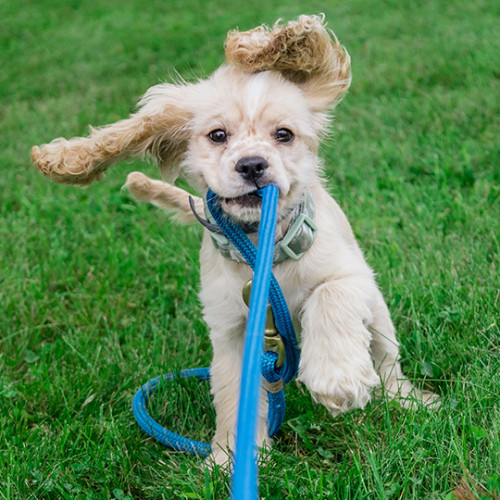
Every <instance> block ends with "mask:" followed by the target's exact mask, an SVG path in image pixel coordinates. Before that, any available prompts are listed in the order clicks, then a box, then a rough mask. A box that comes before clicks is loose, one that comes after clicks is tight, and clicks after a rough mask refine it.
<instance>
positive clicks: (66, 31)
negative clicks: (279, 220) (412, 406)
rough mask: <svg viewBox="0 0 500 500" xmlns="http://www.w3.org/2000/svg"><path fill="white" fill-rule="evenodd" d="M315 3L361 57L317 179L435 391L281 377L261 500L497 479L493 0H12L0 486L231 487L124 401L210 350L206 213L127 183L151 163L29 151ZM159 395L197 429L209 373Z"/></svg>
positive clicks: (1, 193)
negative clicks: (328, 389)
mask: <svg viewBox="0 0 500 500" xmlns="http://www.w3.org/2000/svg"><path fill="white" fill-rule="evenodd" d="M321 11H324V12H325V13H326V15H327V18H328V20H329V21H330V25H331V27H332V28H334V29H335V31H336V33H337V34H338V36H339V37H340V39H341V40H342V42H343V43H344V44H345V45H346V46H347V47H348V49H349V51H350V53H351V56H352V60H353V86H352V89H351V91H350V93H349V95H348V96H347V97H346V99H345V100H344V102H343V103H342V104H341V105H340V106H339V108H338V110H337V118H336V122H335V135H334V138H333V140H332V141H330V142H329V143H328V144H325V146H324V147H323V149H322V155H323V156H324V157H325V159H326V165H327V166H326V171H327V174H328V176H329V181H328V183H329V186H330V188H331V191H332V192H333V193H334V194H335V197H336V198H337V200H338V201H339V203H340V204H341V206H342V207H343V208H344V209H345V211H346V213H347V214H348V217H349V219H350V221H351V223H352V225H353V228H354V230H355V232H356V235H357V236H358V238H359V240H360V243H361V245H362V247H363V248H364V250H365V253H366V256H367V259H368V261H369V262H370V264H371V265H372V266H373V267H374V269H376V271H377V273H378V281H379V283H380V286H381V288H382V290H383V291H384V294H385V296H386V298H387V301H388V304H389V307H390V309H391V311H392V314H393V319H394V322H395V324H396V326H397V329H398V332H399V338H400V340H401V345H402V356H403V360H402V361H403V366H404V369H405V371H406V373H407V374H408V375H409V376H410V378H411V379H412V380H413V381H415V383H418V384H425V385H427V386H428V387H430V388H433V389H434V390H435V391H437V392H438V393H439V394H441V395H442V397H443V406H442V408H441V409H440V410H437V411H425V410H424V409H421V410H418V411H414V412H407V411H405V410H402V409H401V408H400V407H399V406H398V405H397V404H396V403H394V402H388V401H386V400H385V399H383V398H378V399H374V401H373V402H372V403H371V404H370V405H369V406H368V408H367V409H366V410H364V411H354V412H351V413H349V414H346V415H343V416H341V417H338V418H335V419H334V418H331V417H330V416H329V415H328V414H327V413H326V411H325V410H324V409H323V408H322V407H321V406H317V405H315V404H314V403H313V402H312V401H311V399H310V396H309V395H308V393H307V391H306V390H305V389H304V388H303V387H302V386H298V385H296V384H295V383H293V384H291V385H290V387H289V388H288V389H287V404H288V408H287V416H286V422H285V423H284V425H283V427H282V430H281V432H280V434H279V436H278V438H277V439H276V444H275V447H274V449H273V451H272V452H271V454H270V456H269V458H268V462H267V463H266V464H265V465H263V466H262V467H261V469H260V493H261V497H262V498H265V499H279V498H305V499H309V498H314V499H320V498H324V499H330V498H332V499H333V498H342V499H344V498H345V499H362V498H376V499H386V498H387V499H399V498H426V499H433V498H440V499H443V498H447V499H451V498H454V497H453V494H452V493H451V492H452V491H453V490H454V489H455V488H456V487H457V485H458V484H459V483H460V482H461V480H462V479H463V478H465V479H464V481H465V484H467V485H468V487H469V488H470V490H471V492H472V493H473V494H474V495H476V496H477V497H478V498H488V497H487V496H485V495H484V493H485V492H489V494H490V495H491V494H494V493H495V492H496V495H498V494H499V490H500V477H499V472H498V471H499V470H500V464H499V455H500V446H499V427H498V414H499V411H498V410H499V407H498V403H499V392H500V380H499V379H500V377H499V369H500V363H499V357H498V345H499V340H500V338H499V337H500V336H499V328H498V320H499V314H498V310H499V284H500V283H499V281H500V280H499V274H498V269H497V267H498V239H497V238H498V229H499V217H500V210H499V204H498V196H499V185H500V182H499V177H500V161H499V160H500V155H499V148H498V144H499V142H498V138H499V137H500V123H499V120H500V119H499V117H500V92H499V84H500V68H499V67H498V54H499V52H500V39H499V37H498V25H499V24H500V10H499V7H498V3H497V2H494V1H486V0H484V1H483V0H471V1H470V2H463V1H460V0H454V1H450V2H439V1H437V0H436V1H432V0H424V1H422V2H401V1H395V0H384V1H380V2H375V1H363V0H353V1H349V2H346V1H343V2H340V1H337V0H333V1H331V2H328V4H326V3H322V2H319V1H316V0H313V1H308V2H306V1H305V0H292V1H290V2H286V3H283V4H282V5H280V6H273V5H268V6H263V3H262V2H257V1H255V0H250V1H249V2H245V4H240V3H238V2H227V1H225V0H222V1H219V2H208V3H207V2H201V1H199V0H184V1H183V2H179V1H177V0H173V1H165V0H163V1H159V0H152V1H150V2H146V3H144V2H143V1H139V0H123V1H121V2H118V1H113V0H104V1H92V0H91V1H85V2H83V1H78V0H73V1H63V0H51V1H49V0H43V1H36V2H35V1H33V0H31V1H26V2H8V1H7V0H4V1H3V2H0V17H1V19H2V21H1V26H2V28H1V30H0V51H1V52H0V54H1V61H2V65H1V70H0V100H1V103H0V123H1V130H2V132H1V134H0V146H1V151H2V156H1V159H0V169H1V170H0V173H1V175H0V305H1V313H0V498H2V499H45V498H63V499H65V498H67V499H74V498H77V499H91V498H134V499H150V498H151V499H153V498H165V499H172V498H200V499H201V498H203V499H211V498H214V499H215V498H226V497H227V495H228V491H229V481H228V479H227V478H226V477H225V476H223V475H222V474H221V473H220V472H214V473H209V472H208V471H207V470H205V469H204V467H203V463H202V461H201V460H199V459H197V458H193V457H189V456H185V455H181V454H178V453H175V452H171V451H169V450H166V449H165V448H163V447H162V446H160V445H159V444H157V443H155V442H154V441H152V440H150V439H146V437H145V435H144V434H143V433H142V432H141V431H140V430H139V428H138V426H137V425H136V424H135V422H134V420H133V417H132V413H131V410H130V406H131V399H132V396H133V394H134V392H135V391H136V389H137V388H138V387H139V386H140V385H141V384H142V383H144V382H145V381H146V380H148V379H149V378H152V377H154V376H156V375H159V374H161V373H164V372H167V371H174V370H178V369H180V368H185V367H196V366H206V365H208V364H209V362H210V358H211V348H210V343H209V340H208V334H207V330H206V327H205V325H204V323H203V320H202V317H201V314H200V306H199V303H198V300H197V297H196V295H197V290H198V286H199V285H198V282H199V271H198V257H197V251H198V247H199V243H200V239H201V231H200V228H198V227H188V228H182V227H178V226H176V225H174V224H173V223H171V221H170V220H169V219H168V218H167V217H166V216H165V215H164V214H163V213H161V212H159V211H158V210H156V209H154V208H151V207H149V206H145V205H142V204H136V203H135V202H134V201H133V200H131V199H130V198H129V197H128V195H127V194H126V193H124V192H121V191H120V187H121V186H122V184H123V183H124V180H125V177H126V174H127V173H128V172H129V171H132V170H134V169H142V170H145V171H146V172H148V173H149V174H150V175H156V172H155V170H154V169H153V168H152V167H151V166H148V165H143V164H141V163H139V162H135V163H133V164H123V165H122V166H120V167H116V168H114V169H112V170H111V171H110V173H109V174H108V175H107V176H106V179H105V180H104V181H103V182H101V183H98V184H95V185H93V186H92V187H90V188H89V189H86V190H81V189H77V188H73V187H67V186H61V185H55V184H51V183H50V182H48V181H47V180H46V179H44V178H42V177H41V176H40V175H39V174H38V173H37V172H36V171H35V170H34V169H33V168H32V167H31V165H30V161H29V149H30V147H31V145H33V144H41V143H44V142H47V141H49V140H51V139H52V138H54V137H57V136H66V137H72V136H74V135H81V134H85V133H86V130H87V126H88V124H93V125H99V124H105V123H110V122H112V121H115V120H117V119H119V118H123V117H125V116H127V114H128V113H129V112H130V110H131V109H132V105H133V103H134V101H135V100H136V98H137V97H138V96H140V95H141V93H143V92H144V91H145V90H146V89H147V88H148V87H149V86H151V85H153V84H155V83H158V82H160V81H163V80H165V79H168V78H169V76H171V75H173V74H174V71H175V70H176V71H178V72H179V73H180V74H181V75H183V76H184V77H186V78H188V79H190V78H194V77H195V76H203V75H206V74H209V73H210V72H211V71H213V70H214V69H215V68H216V67H217V66H218V65H219V64H220V63H221V62H222V61H223V50H222V43H223V40H224V37H225V33H226V31H227V30H228V29H230V28H232V27H234V26H239V27H240V28H241V29H247V28H251V27H253V26H255V25H257V24H260V23H261V22H266V23H272V22H273V21H274V20H275V19H277V18H278V17H283V18H286V19H290V18H293V17H296V16H297V15H298V14H301V13H317V12H321ZM166 391H167V392H165V393H162V395H160V396H159V397H158V399H157V400H155V403H154V405H155V407H154V411H155V414H157V415H158V418H161V419H162V421H163V422H165V423H167V424H168V425H169V426H171V427H173V428H176V429H178V430H179V431H182V432H184V433H186V434H189V435H191V436H193V437H198V438H200V439H209V437H210V435H211V433H212V432H213V409H212V407H211V405H210V397H209V394H208V388H207V385H206V384H197V383H194V384H193V383H186V384H182V386H181V387H179V388H178V389H177V390H176V391H175V388H174V387H169V388H166ZM172 391H174V392H172ZM178 409H180V411H181V415H180V416H179V415H176V413H177V412H178V411H179V410H178ZM481 490H483V491H482V493H481ZM472 493H471V494H472Z"/></svg>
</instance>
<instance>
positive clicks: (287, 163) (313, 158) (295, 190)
mask: <svg viewBox="0 0 500 500" xmlns="http://www.w3.org/2000/svg"><path fill="white" fill-rule="evenodd" d="M226 61H227V65H224V66H222V67H221V68H219V69H218V70H217V71H216V72H215V73H214V74H213V75H212V76H211V77H209V78H208V79H206V80H202V81H199V82H197V83H181V84H178V85H174V84H163V85H157V86H155V87H153V88H151V89H150V90H149V91H148V92H147V93H146V95H145V96H144V98H143V99H142V101H141V102H140V109H139V111H138V112H137V113H135V114H134V115H132V116H131V117H130V118H129V119H127V120H123V121H120V122H118V123H115V124H112V125H108V126H106V127H103V128H100V129H93V130H92V133H91V134H90V136H89V137H88V138H75V139H71V140H70V141H66V140H65V139H56V141H53V142H52V143H50V144H47V145H44V146H42V147H41V148H38V147H34V148H33V150H32V157H33V161H34V163H35V166H37V168H39V169H40V170H41V171H42V172H43V173H45V174H46V175H48V176H49V177H51V178H53V179H54V180H55V181H57V182H66V183H72V184H89V183H91V182H92V181H93V180H95V179H98V178H100V177H101V176H102V172H103V171H104V170H105V169H106V168H108V166H109V165H111V164H112V163H114V162H116V161H118V160H122V159H125V158H127V157H130V156H141V155H149V156H151V157H152V158H153V159H154V160H155V161H156V163H157V164H158V165H159V167H160V169H161V170H162V173H163V174H164V175H165V176H167V177H170V178H171V177H172V176H175V175H177V174H178V173H179V172H180V173H182V174H184V175H186V176H187V177H188V179H189V180H190V182H191V183H192V184H193V185H194V186H195V187H196V188H197V189H198V190H200V191H201V192H204V191H206V190H207V189H208V188H210V189H212V191H214V192H215V193H216V194H218V195H219V196H220V197H221V199H222V203H223V209H224V210H225V211H226V212H228V213H230V214H232V215H233V216H234V217H236V218H238V219H240V220H243V221H255V220H258V219H259V217H260V203H259V198H258V197H257V196H256V195H255V191H256V190H257V189H258V188H260V187H263V186H265V185H267V184H275V185H276V186H277V187H278V188H279V191H280V206H279V209H280V210H281V211H283V212H285V211H286V210H287V209H288V207H290V206H292V205H293V204H296V203H297V202H298V201H299V200H300V198H301V197H302V195H303V192H304V190H305V189H307V186H308V185H309V184H310V183H311V182H312V181H313V179H316V178H317V173H318V159H317V150H318V145H319V140H320V138H321V135H322V134H323V133H324V132H325V131H326V128H327V125H328V115H327V111H328V110H329V109H331V108H333V107H334V105H335V104H336V103H337V102H338V101H339V99H340V98H341V97H342V96H343V94H344V93H345V91H346V90H347V88H348V87H349V84H350V61H349V56H348V54H347V52H346V51H345V50H344V48H343V47H342V46H341V45H340V44H339V42H338V41H337V39H336V38H335V35H333V33H331V34H330V33H329V32H328V31H327V29H326V28H325V24H324V21H323V19H322V18H320V17H316V16H311V17H307V16H301V17H300V18H299V20H298V21H295V22H291V23H288V24H286V25H283V26H282V25H275V26H274V28H272V29H269V28H267V27H265V26H261V27H258V28H255V29H254V30H251V31H247V32H243V33H240V32H238V31H233V32H230V33H229V35H228V38H227V40H226Z"/></svg>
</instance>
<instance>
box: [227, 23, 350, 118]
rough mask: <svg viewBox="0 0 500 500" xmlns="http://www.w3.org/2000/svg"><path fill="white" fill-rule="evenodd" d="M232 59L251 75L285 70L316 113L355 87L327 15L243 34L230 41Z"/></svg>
mask: <svg viewBox="0 0 500 500" xmlns="http://www.w3.org/2000/svg"><path fill="white" fill-rule="evenodd" d="M226 61H227V62H228V64H231V65H235V66H239V67H240V68H242V69H244V70H247V71H254V72H257V71H268V70H275V71H280V72H281V73H282V74H283V76H285V77H286V78H287V79H289V80H291V81H292V82H294V83H296V84H298V85H299V86H300V87H301V88H302V90H303V91H304V93H305V95H306V97H307V98H308V100H309V102H310V105H311V108H312V110H313V111H326V110H327V109H328V108H330V107H332V106H334V105H335V104H337V103H338V101H339V100H340V99H341V98H342V96H343V95H344V94H345V92H346V91H347V89H348V88H349V86H350V84H351V60H350V57H349V54H348V53H347V51H346V50H345V48H344V47H343V46H342V45H341V44H340V43H339V41H338V40H337V37H336V36H335V34H334V33H333V31H331V30H327V29H326V25H325V21H324V16H300V17H299V19H298V21H292V22H290V23H288V24H285V25H279V24H275V25H274V27H273V28H272V29H270V28H268V27H267V26H259V27H257V28H254V29H253V30H250V31H245V32H239V31H238V30H235V31H231V32H229V33H228V36H227V38H226Z"/></svg>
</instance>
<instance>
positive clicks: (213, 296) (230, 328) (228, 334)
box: [200, 234, 270, 464]
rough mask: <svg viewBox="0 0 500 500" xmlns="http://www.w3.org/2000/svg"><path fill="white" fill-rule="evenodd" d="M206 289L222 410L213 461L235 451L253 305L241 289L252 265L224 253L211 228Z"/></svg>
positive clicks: (262, 438)
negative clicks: (248, 322) (216, 245)
mask: <svg viewBox="0 0 500 500" xmlns="http://www.w3.org/2000/svg"><path fill="white" fill-rule="evenodd" d="M200 260H201V283H202V286H201V291H200V299H201V302H202V303H203V313H204V318H205V321H206V323H207V325H208V326H209V328H210V340H211V341H212V347H213V351H214V356H213V361H212V365H211V368H210V375H211V377H210V384H211V390H212V395H213V402H214V406H215V412H216V431H215V435H214V438H213V440H212V455H211V457H209V459H208V463H209V464H210V463H216V464H225V463H227V462H228V461H229V456H230V452H231V451H234V444H235V436H234V434H235V431H236V418H237V412H238V402H239V393H240V381H241V366H242V360H243V350H244V343H245V335H244V332H245V324H246V319H247V314H248V308H247V306H246V305H245V303H244V302H243V298H242V296H241V290H242V287H243V284H244V283H245V282H246V281H247V280H248V279H249V278H250V276H251V272H250V268H249V267H247V266H244V265H242V264H236V263H234V262H229V261H227V260H226V259H223V258H222V257H221V256H220V255H218V253H217V250H216V249H215V248H214V246H213V244H212V242H211V241H210V237H209V236H208V234H205V238H204V241H203V245H202V251H201V259H200ZM261 391H262V393H261V398H260V407H259V419H258V424H257V425H258V430H257V446H259V447H262V446H265V445H267V444H268V443H269V442H270V440H269V438H268V430H267V397H266V396H265V395H264V392H265V391H263V390H262V389H261Z"/></svg>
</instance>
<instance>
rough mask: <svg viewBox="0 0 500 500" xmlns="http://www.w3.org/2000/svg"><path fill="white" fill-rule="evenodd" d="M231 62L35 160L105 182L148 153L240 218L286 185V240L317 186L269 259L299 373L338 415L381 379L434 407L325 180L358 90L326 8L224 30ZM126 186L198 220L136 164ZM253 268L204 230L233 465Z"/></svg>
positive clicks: (210, 314) (218, 379)
mask: <svg viewBox="0 0 500 500" xmlns="http://www.w3.org/2000/svg"><path fill="white" fill-rule="evenodd" d="M226 61H227V65H224V66H222V67H221V68H219V69H218V70H217V71H216V72H215V73H214V74H213V75H212V76H211V77H210V78H208V79H206V80H202V81H199V82H197V83H185V82H182V83H180V84H163V85H157V86H155V87H152V88H151V89H150V90H149V91H148V92H147V93H146V95H145V96H144V98H143V99H142V100H141V101H140V107H139V110H138V111H137V113H135V114H133V115H131V116H130V117H129V118H128V119H126V120H122V121H119V122H118V123H115V124H112V125H108V126H106V127H103V128H98V129H91V134H90V136H89V137H88V138H74V139H71V140H69V141H67V140H65V139H56V140H54V141H53V142H51V143H50V144H46V145H44V146H42V147H40V148H38V147H36V146H35V147H33V149H32V159H33V162H34V164H35V166H36V167H37V168H38V169H39V170H41V171H42V172H43V173H44V174H45V175H47V176H48V177H50V178H51V179H53V180H54V181H56V182H64V183H69V184H80V185H85V184H90V183H91V182H92V181H94V180H96V179H100V178H101V177H102V175H103V172H104V170H106V169H107V168H108V167H109V166H110V165H111V164H112V163H115V162H117V161H120V160H124V159H126V158H129V157H132V156H144V155H147V156H150V157H152V158H153V159H154V161H155V162H156V163H157V164H158V165H159V167H160V169H161V171H162V174H163V175H164V176H166V177H167V178H168V179H170V180H172V179H173V178H175V177H176V176H177V175H178V174H182V175H184V176H185V177H186V178H187V179H188V180H189V181H190V183H191V184H192V185H193V187H194V188H196V189H197V190H198V192H200V193H205V192H206V191H207V189H208V188H210V189H212V190H213V191H214V192H215V193H216V194H218V195H219V196H220V197H221V200H222V208H223V209H224V210H225V211H226V212H227V213H228V214H229V215H230V216H231V217H233V218H234V219H235V220H238V221H243V222H255V221H258V220H259V218H260V206H259V205H258V204H256V203H255V202H250V196H249V193H251V192H253V191H255V189H256V186H257V187H262V186H264V185H267V184H271V183H272V184H275V185H276V186H277V187H278V188H279V193H280V194H279V204H278V210H279V216H280V222H279V224H278V229H277V237H278V238H280V237H281V236H282V235H283V234H284V233H285V232H286V229H287V227H288V224H289V222H290V215H287V214H289V211H290V210H291V209H292V208H293V207H295V206H296V205H297V204H298V203H299V202H300V201H301V199H302V197H303V195H304V193H305V192H306V191H307V190H309V191H310V192H311V194H312V196H313V199H314V203H315V206H316V216H315V224H316V226H317V228H318V232H317V236H316V239H315V241H314V243H313V245H312V247H311V248H310V249H309V251H308V252H307V253H306V254H305V255H304V256H303V257H302V258H301V259H300V260H299V261H293V260H287V261H285V262H283V263H281V264H278V265H276V266H275V267H274V274H275V276H276V278H277V279H278V281H279V283H280V284H281V287H282V289H283V292H284V295H285V297H286V299H287V303H288V307H289V309H290V312H291V314H292V316H293V319H294V322H295V324H296V325H297V328H298V330H299V331H300V332H301V335H300V346H301V359H300V367H299V376H298V378H299V380H300V381H301V382H303V383H304V384H305V385H306V386H307V387H308V389H309V391H310V393H311V395H312V397H313V398H314V399H315V400H316V401H318V402H320V403H322V404H323V405H325V406H326V407H327V408H328V410H329V411H330V412H331V413H332V414H333V415H336V414H338V413H340V412H344V411H347V410H349V409H350V408H363V407H364V406H365V405H366V403H367V402H368V401H369V400H370V397H371V393H372V390H373V389H374V388H375V387H377V386H382V387H383V388H384V389H385V391H386V392H387V394H388V395H389V396H390V397H394V396H398V397H399V398H401V400H402V402H403V404H404V405H406V406H408V405H411V404H413V403H414V402H415V401H419V400H420V401H425V402H434V401H435V396H434V395H433V394H431V393H423V392H421V391H418V390H416V389H415V388H414V387H413V386H412V385H411V383H410V382H409V381H408V380H407V379H406V378H405V377H404V375H403V374H402V372H401V368H400V365H399V361H398V357H399V352H398V342H397V340H396V336H395V333H394V327H393V325H392V322H391V319H390V315H389V311H388V309H387V307H386V304H385V302H384V299H383V298H382V295H381V293H380V291H379V289H378V288H377V285H376V283H375V279H374V275H373V272H372V270H371V269H370V267H369V266H368V265H367V264H366V262H365V260H364V258H363V255H362V253H361V250H360V249H359V247H358V245H357V243H356V241H355V239H354V236H353V233H352V231H351V228H350V226H349V223H348V221H347V219H346V217H345V215H344V213H343V212H342V210H341V209H340V207H339V206H338V205H337V203H336V202H335V201H334V200H333V199H332V198H331V197H330V195H329V194H328V193H327V192H326V190H325V188H324V187H323V183H322V180H321V163H320V160H319V159H318V156H317V152H318V146H319V143H320V139H321V138H322V137H323V136H324V134H325V133H326V132H327V129H328V125H329V118H328V114H327V112H328V111H329V110H331V109H332V108H333V107H334V106H335V105H336V104H337V103H338V102H339V100H340V99H341V98H342V96H343V95H344V93H345V92H346V91H347V89H348V87H349V85H350V59H349V55H348V54H347V52H346V50H345V49H344V48H343V47H342V46H341V45H340V43H339V42H338V40H337V39H336V37H335V35H334V34H333V33H331V32H330V33H329V32H328V31H327V29H326V28H325V23H324V20H323V18H322V17H317V16H311V17H307V16H301V17H300V18H299V19H298V21H295V22H290V23H288V24H286V25H279V24H276V25H275V26H274V27H273V28H272V29H269V28H267V27H265V26H261V27H258V28H256V29H254V30H251V31H248V32H243V33H240V32H238V31H233V32H230V33H229V34H228V38H227V40H226ZM283 128H285V129H288V130H290V131H292V132H293V139H292V140H291V141H289V142H286V141H285V142H279V140H278V138H277V136H276V131H277V130H280V129H283ZM214 130H223V131H225V132H226V133H227V138H226V139H225V140H224V141H223V142H219V143H216V142H214V141H213V140H211V139H210V138H209V133H210V132H211V131H214ZM249 157H259V158H263V159H265V162H267V163H266V164H267V167H266V168H265V170H264V171H263V172H261V175H260V176H259V178H258V179H251V180H248V179H247V178H245V176H244V175H243V174H242V173H241V172H240V171H238V170H237V168H236V165H237V163H238V161H239V160H241V159H245V158H249ZM127 186H128V188H129V189H130V192H131V193H132V194H133V195H134V196H135V197H136V198H138V199H141V200H146V201H150V202H152V203H155V204H156V205H158V206H160V207H164V208H168V209H176V211H177V212H178V214H180V217H181V218H182V219H183V220H184V221H192V220H194V217H193V214H192V212H191V210H190V208H189V204H188V195H187V193H186V192H185V191H183V190H182V189H179V188H176V187H175V186H172V185H170V184H167V183H165V182H162V181H157V180H152V179H149V178H148V177H146V176H145V175H143V174H141V173H139V172H134V173H132V174H130V175H129V177H128V180H127ZM195 204H196V206H197V208H198V212H201V211H202V205H203V203H202V200H201V199H200V198H196V200H195ZM254 236H255V235H253V236H252V237H254ZM254 239H255V238H254ZM250 277H251V270H250V268H249V267H248V266H247V265H245V264H239V263H236V262H233V261H230V260H226V259H225V258H224V257H222V256H221V255H220V254H219V253H218V251H217V250H216V249H215V247H214V245H213V244H212V241H211V239H210V237H209V235H208V233H207V232H206V234H205V235H204V239H203V244H202V248H201V294H200V296H201V301H202V303H203V311H204V316H205V320H206V322H207V324H208V325H209V327H210V330H211V339H212V344H213V349H214V359H213V363H212V366H211V374H212V378H211V384H212V393H213V397H214V404H215V408H216V413H217V429H216V433H215V436H214V439H213V458H214V460H215V461H216V462H217V463H223V462H225V461H226V460H227V449H228V448H230V449H232V448H233V445H234V434H233V433H234V425H235V415H236V408H237V403H238V390H239V384H240V374H239V370H238V366H240V364H241V358H242V350H243V341H244V338H243V337H244V335H243V334H244V330H245V322H246V317H247V307H246V306H245V304H244V303H243V301H242V299H241V290H242V286H243V285H244V283H245V282H246V281H247V280H248V279H249V278H250ZM266 413H267V402H266V398H265V395H263V397H262V398H261V406H260V414H259V424H258V444H259V445H260V446H262V445H264V444H266V443H268V441H269V438H268V436H267V424H266Z"/></svg>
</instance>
